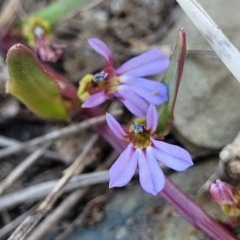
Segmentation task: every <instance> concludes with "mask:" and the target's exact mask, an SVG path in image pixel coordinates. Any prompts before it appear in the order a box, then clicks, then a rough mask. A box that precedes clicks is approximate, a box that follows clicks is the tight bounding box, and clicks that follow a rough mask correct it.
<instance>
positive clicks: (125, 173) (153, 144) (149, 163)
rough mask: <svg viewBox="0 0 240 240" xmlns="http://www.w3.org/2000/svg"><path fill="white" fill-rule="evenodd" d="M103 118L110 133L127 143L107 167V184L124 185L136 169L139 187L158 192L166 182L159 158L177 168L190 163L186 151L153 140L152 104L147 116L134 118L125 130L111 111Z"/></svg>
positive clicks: (155, 121)
mask: <svg viewBox="0 0 240 240" xmlns="http://www.w3.org/2000/svg"><path fill="white" fill-rule="evenodd" d="M106 118H107V123H108V126H109V127H110V128H111V130H112V131H113V133H114V134H115V135H116V136H117V137H119V138H121V139H122V140H124V141H126V142H129V144H128V146H127V148H126V149H125V150H124V151H123V152H122V154H121V155H120V156H119V158H118V159H117V160H116V162H115V163H114V164H113V165H112V167H111V168H110V170H109V177H110V183H109V187H122V186H124V185H126V184H127V183H128V182H129V181H130V180H131V178H132V177H133V175H134V173H135V171H136V168H138V169H139V178H140V183H141V186H142V188H143V189H144V190H145V191H146V192H148V193H151V194H153V195H157V194H158V193H159V192H160V191H161V190H163V188H164V185H165V177H164V174H163V172H162V170H161V168H160V166H159V165H158V161H160V162H162V163H164V164H165V165H166V166H168V167H169V168H172V169H174V170H176V171H184V170H186V169H187V168H189V167H190V166H192V165H193V162H192V158H191V156H190V154H189V153H188V152H187V151H186V150H184V149H183V148H181V147H178V146H175V145H171V144H168V143H165V142H163V141H158V140H156V139H155V137H156V135H155V131H156V128H157V124H158V113H157V110H156V107H155V106H154V104H152V103H151V104H150V106H149V108H148V111H147V114H146V118H137V119H135V121H134V122H133V124H132V125H131V126H130V128H129V131H128V132H125V130H123V128H122V127H121V126H120V124H119V123H118V122H117V121H116V119H115V118H114V117H113V116H111V115H110V114H108V113H107V116H106Z"/></svg>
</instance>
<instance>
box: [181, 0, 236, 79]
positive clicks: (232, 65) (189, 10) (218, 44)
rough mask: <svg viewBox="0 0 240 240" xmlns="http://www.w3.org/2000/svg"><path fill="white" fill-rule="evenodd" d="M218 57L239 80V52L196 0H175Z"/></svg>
mask: <svg viewBox="0 0 240 240" xmlns="http://www.w3.org/2000/svg"><path fill="white" fill-rule="evenodd" d="M177 2H178V3H179V5H180V6H181V8H182V9H183V11H184V12H185V13H186V14H187V16H188V17H189V18H190V19H191V20H192V22H193V23H194V24H195V26H196V27H197V28H198V30H199V31H200V32H201V33H202V35H203V36H204V38H205V39H206V40H207V41H208V43H209V44H210V46H211V47H212V48H213V49H214V51H215V52H216V54H217V55H218V57H219V58H220V59H221V60H222V61H223V63H224V64H225V65H226V67H227V68H228V69H229V70H230V72H231V73H232V74H233V76H235V78H236V79H237V80H238V81H239V82H240V53H239V51H238V50H237V48H236V47H235V46H234V45H233V44H232V43H231V41H229V39H228V38H227V37H226V36H225V35H224V33H223V32H222V31H221V29H220V28H219V27H218V26H217V24H216V23H215V22H214V21H213V20H212V18H211V17H210V16H209V15H208V14H207V12H205V10H204V9H203V8H202V6H201V5H200V4H199V3H198V2H197V1H196V0H177Z"/></svg>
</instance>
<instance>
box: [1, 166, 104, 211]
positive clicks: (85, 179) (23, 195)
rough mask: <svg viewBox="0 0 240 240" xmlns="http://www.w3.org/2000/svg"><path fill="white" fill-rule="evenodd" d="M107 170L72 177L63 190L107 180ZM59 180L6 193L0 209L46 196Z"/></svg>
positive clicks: (71, 189)
mask: <svg viewBox="0 0 240 240" xmlns="http://www.w3.org/2000/svg"><path fill="white" fill-rule="evenodd" d="M108 180H109V176H108V171H100V172H94V173H86V174H81V175H77V176H75V177H73V178H72V180H71V181H70V183H68V184H67V186H66V187H65V188H64V192H69V191H73V190H75V189H78V188H83V187H87V186H91V185H93V184H98V183H105V182H108ZM57 182H59V180H52V181H48V182H44V183H39V184H36V185H34V186H31V187H28V188H25V189H23V190H19V191H16V192H14V193H9V194H6V195H4V196H2V197H0V211H3V210H4V209H6V208H13V207H15V206H16V205H18V204H21V203H23V202H33V201H36V200H40V199H42V198H44V197H46V196H47V195H48V194H49V193H50V192H51V191H52V189H53V188H54V186H55V185H56V184H57Z"/></svg>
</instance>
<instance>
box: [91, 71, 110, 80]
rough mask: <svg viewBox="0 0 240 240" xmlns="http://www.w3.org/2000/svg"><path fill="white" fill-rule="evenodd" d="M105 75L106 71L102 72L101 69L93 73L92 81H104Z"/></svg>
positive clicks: (106, 75) (106, 74)
mask: <svg viewBox="0 0 240 240" xmlns="http://www.w3.org/2000/svg"><path fill="white" fill-rule="evenodd" d="M107 77H108V73H107V72H104V71H101V72H99V73H96V74H95V75H93V81H94V82H95V83H98V82H102V81H104V80H105V79H106V78H107Z"/></svg>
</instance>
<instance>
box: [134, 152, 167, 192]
mask: <svg viewBox="0 0 240 240" xmlns="http://www.w3.org/2000/svg"><path fill="white" fill-rule="evenodd" d="M138 167H139V179H140V183H141V186H142V188H143V189H144V190H145V191H146V192H148V193H151V194H153V195H157V194H158V193H159V192H160V191H161V190H163V188H164V185H165V177H164V174H163V172H162V169H161V168H160V166H159V165H158V162H157V159H156V158H155V157H154V156H153V154H152V153H151V151H149V149H147V150H146V152H145V153H144V152H143V151H139V155H138Z"/></svg>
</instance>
